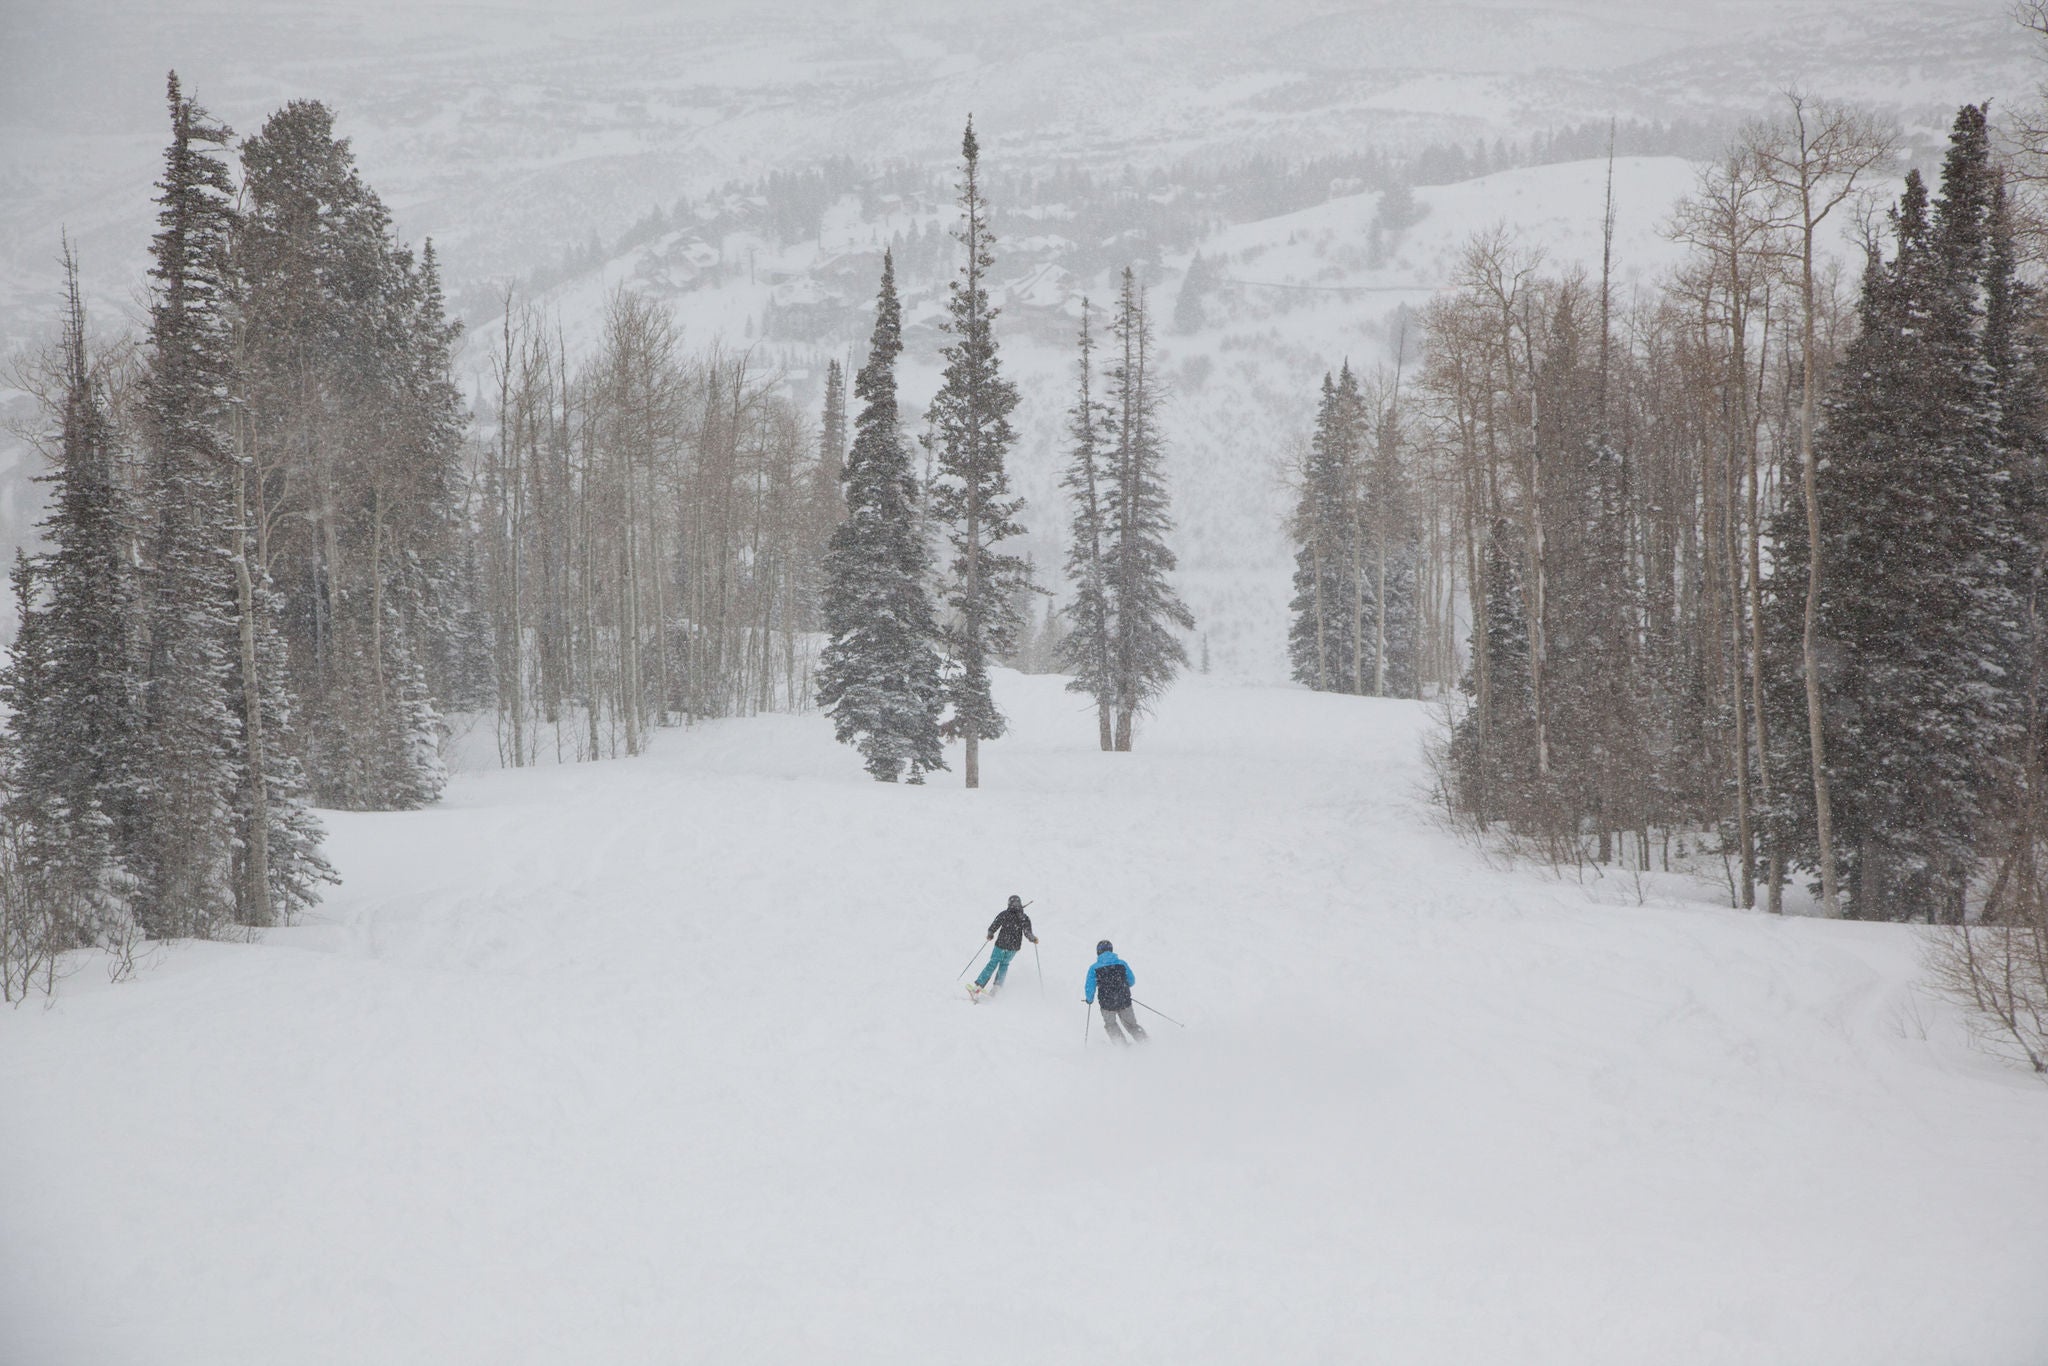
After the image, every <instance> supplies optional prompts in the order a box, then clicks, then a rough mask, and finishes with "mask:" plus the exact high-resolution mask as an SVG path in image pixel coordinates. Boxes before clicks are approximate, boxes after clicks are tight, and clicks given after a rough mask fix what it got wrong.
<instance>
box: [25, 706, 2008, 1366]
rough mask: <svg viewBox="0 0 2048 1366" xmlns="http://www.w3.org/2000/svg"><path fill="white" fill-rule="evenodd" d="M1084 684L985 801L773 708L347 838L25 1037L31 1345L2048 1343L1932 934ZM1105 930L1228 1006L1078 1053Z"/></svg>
mask: <svg viewBox="0 0 2048 1366" xmlns="http://www.w3.org/2000/svg"><path fill="white" fill-rule="evenodd" d="M1059 686H1060V685H1059V680H1057V679H1044V678H1021V677H1016V676H1007V675H1006V676H1005V677H1004V678H1003V680H1002V696H1003V700H1004V702H1005V704H1006V705H1007V706H1008V707H1009V708H1010V710H1011V712H1012V715H1013V717H1014V722H1015V733H1014V735H1013V737H1012V738H1009V739H1006V740H1004V741H1002V742H999V743H997V744H994V745H992V746H990V747H989V752H988V754H987V758H986V771H987V777H988V783H989V786H988V787H987V788H985V789H984V790H982V791H980V792H978V793H968V792H964V791H962V790H961V789H960V788H959V786H958V780H957V778H956V777H952V776H950V775H949V776H946V777H944V778H942V779H941V780H940V781H938V782H936V783H935V784H934V785H932V786H929V787H925V788H910V787H882V786H878V785H876V784H873V783H870V782H868V781H867V780H866V779H865V778H864V776H863V775H862V774H861V773H860V771H859V768H858V766H857V763H856V761H855V760H854V758H853V756H852V755H851V754H850V753H849V752H847V751H845V750H842V749H840V748H838V747H836V746H834V745H833V744H832V743H831V741H830V738H829V731H828V728H827V725H826V723H825V722H824V721H823V720H821V719H819V718H817V717H806V718H763V719H758V720H752V721H739V722H732V723H725V724H717V725H710V726H705V727H701V728H699V729H697V730H694V731H691V732H688V733H677V734H670V735H666V736H664V737H662V739H661V742H660V744H659V746H658V748H657V749H656V751H655V752H654V753H653V754H652V755H650V756H648V757H645V758H643V759H640V760H634V761H622V762H613V763H606V764H596V765H588V766H583V767H567V768H550V769H545V770H528V771H524V772H504V773H500V772H491V773H482V774H474V775H468V776H464V777H461V778H459V779H458V780H457V781H456V783H455V784H454V786H453V787H452V789H451V793H450V797H449V799H448V800H447V801H446V802H445V803H444V804H443V805H442V806H440V807H438V808H436V809H433V810H430V811H426V812H421V813H416V814H405V815H336V816H333V817H331V818H330V822H331V828H332V832H333V834H332V850H333V853H334V855H335V859H336V863H337V865H338V866H339V868H340V870H341V871H342V873H343V875H344V876H345V877H346V879H347V881H346V884H345V886H344V887H343V888H342V889H340V890H339V891H338V892H336V893H335V894H334V895H333V896H332V898H331V899H330V901H329V902H328V904H327V905H326V907H324V908H323V915H322V919H321V922H320V923H317V924H308V925H305V926H302V927H299V928H296V929H292V930H286V931H280V932H276V933H272V934H270V935H268V936H267V937H266V940H265V942H263V943H261V944H256V945H226V944H213V945H195V946H184V947H178V948H174V949H171V950H169V951H167V952H164V953H162V954H161V955H160V956H159V958H158V959H157V960H156V961H154V962H152V963H150V964H149V965H147V966H146V967H145V969H144V970H143V971H142V973H141V974H140V976H139V978H138V980H135V981H133V982H130V983H126V984H122V985H119V986H110V985H107V984H106V983H105V982H104V980H103V978H102V976H101V975H100V974H99V973H98V970H97V969H96V968H93V967H90V966H89V967H87V968H86V969H85V970H83V971H81V972H80V973H79V974H77V975H76V976H74V977H73V978H72V979H71V980H70V981H69V982H67V983H66V984H65V985H64V986H63V988H62V989H61V991H60V994H59V998H58V999H57V1001H56V1003H55V1004H54V1005H52V1006H50V1007H48V1008H43V1007H41V1006H37V1005H31V1006H29V1007H27V1008H24V1009H19V1010H15V1011H11V1012H7V1013H5V1014H0V1096H4V1097H5V1100H4V1103H0V1361H5V1362H8V1363H20V1364H21V1366H141V1364H142V1363H148V1366H178V1364H179V1363H205V1366H234V1364H237V1363H252V1364H253V1363H263V1364H264V1366H274V1364H275V1363H284V1362H290V1363H319V1362H337V1363H340V1362H347V1363H363V1362H377V1363H413V1362H417V1363H435V1364H436V1366H446V1364H448V1363H470V1362H475V1363H490V1364H491V1366H511V1364H513V1363H525V1362H535V1363H540V1362H547V1363H561V1362H604V1363H626V1362H649V1363H653V1362H719V1363H728V1362H782V1361H796V1360H809V1361H833V1362H891V1363H911V1362H925V1361H931V1362H953V1361H959V1360H962V1359H966V1360H974V1361H988V1362H1051V1361H1082V1360H1091V1359H1100V1360H1120V1361H1131V1362H1176V1363H1186V1362H1230V1363H1244V1362H1309V1361H1323V1362H1347V1363H1349V1362H1387V1363H1435V1362H1441V1363H1471V1362H1514V1363H1517V1364H1518V1366H1536V1364H1537V1363H1551V1362H1555V1363H1560V1366H1563V1364H1565V1363H1569V1366H1597V1364H1598V1363H1617V1364H1620V1363H1628V1364H1630V1366H1636V1364H1637V1363H1645V1362H1656V1363H1693V1362H1729V1363H1737V1362H1739V1363H1744V1364H1745V1366H1754V1364H1756V1363H1787V1364H1788V1366H1792V1364H1796V1366H1825V1364H1826V1363H1843V1364H1844V1366H1849V1364H1850V1363H1854V1366H1875V1364H1877V1363H1901V1366H1905V1364H1906V1363H1911V1364H1912V1366H1927V1364H1928V1363H1942V1362H1953V1363H1969V1364H1970V1366H2001V1364H2004V1366H2027V1364H2028V1363H2038V1362H2040V1361H2042V1360H2043V1359H2044V1357H2048V1298H2044V1297H2043V1296H2042V1294H2041V1293H2040V1272H2041V1269H2042V1267H2043V1266H2048V1183H2044V1182H2043V1181H2042V1180H2041V1179H2040V1178H2041V1172H2042V1163H2043V1159H2044V1156H2048V1088H2044V1087H2043V1086H2041V1085H2040V1084H2039V1082H2037V1081H2035V1080H2034V1079H2032V1078H2031V1077H2028V1076H2025V1075H2022V1074H2020V1073H2018V1072H2015V1071H2012V1070H2009V1069H2007V1068H2004V1067H2002V1066H2001V1065H1999V1064H1997V1063H1995V1062H1993V1061H1991V1060H1990V1059H1988V1058H1986V1057H1985V1056H1983V1055H1981V1054H1979V1053H1977V1052H1974V1051H1972V1050H1971V1049H1970V1048H1969V1047H1968V1046H1967V1045H1966V1044H1965V1043H1964V1041H1963V1039H1962V1037H1961V1031H1960V1026H1959V1024H1958V1022H1957V1020H1956V1019H1955V1017H1954V1015H1953V1013H1952V1012H1951V1011H1950V1010H1949V1009H1948V1008H1947V1007H1946V1006H1944V1005H1942V1004H1940V1003H1939V1002H1936V1001H1934V1000H1931V999H1930V998H1928V997H1927V996H1925V995H1924V994H1923V993H1922V992H1921V991H1920V990H1919V989H1918V988H1916V986H1915V985H1914V982H1915V978H1916V975H1917V949H1916V939H1915V935H1914V932H1913V931H1911V930H1908V929H1904V928H1899V927H1886V926H1869V925H1850V924H1831V923H1821V922H1817V921H1810V920H1772V919H1769V918H1767V917H1764V916H1761V915H1750V914H1741V913H1736V912H1731V911H1727V910H1723V909H1717V908H1716V907H1715V906H1714V904H1713V901H1714V897H1715V895H1716V893H1715V890H1714V889H1713V888H1712V887H1709V886H1706V885H1704V884H1700V883H1693V882H1687V881H1684V880H1682V879H1678V878H1663V877H1659V878H1655V879H1652V880H1650V882H1649V883H1648V885H1645V886H1643V887H1641V888H1640V889H1639V888H1638V886H1637V885H1636V882H1635V880H1634V879H1632V878H1626V877H1624V878H1609V879H1607V880H1605V881H1602V882H1597V883H1594V884H1592V885H1590V886H1582V885H1580V884H1579V883H1577V882H1569V881H1558V880H1555V879H1552V878H1548V877H1546V876H1543V875H1541V874H1538V873H1535V872H1531V871H1509V870H1503V869H1499V868H1494V867H1490V866H1488V864H1487V862H1486V861H1485V860H1483V859H1481V858H1480V857H1479V856H1478V855H1477V854H1476V853H1475V852H1474V851H1473V850H1471V849H1470V848H1469V847H1468V846H1465V845H1463V844H1461V843H1459V842H1458V841H1457V840H1455V839H1454V838H1453V837H1452V836H1450V835H1449V834H1447V833H1445V832H1444V831H1442V830H1440V829H1439V828H1437V826H1436V825H1435V824H1434V823H1433V821H1432V818H1431V815H1430V811H1429V808H1428V806H1427V803H1426V802H1425V801H1424V799H1423V797H1422V788H1423V785H1424V781H1425V780H1424V774H1423V769H1422V765H1421V762H1420V758H1419V750H1420V743H1421V740H1422V737H1423V735H1424V733H1425V731H1426V729H1427V726H1428V719H1427V717H1426V715H1425V713H1424V712H1423V710H1422V709H1421V708H1419V707H1417V706H1415V705H1412V704H1400V703H1376V702H1370V701H1362V700H1357V699H1341V698H1332V697H1322V696H1314V695H1310V694H1306V693H1302V692H1298V691H1290V690H1284V689H1269V688H1250V687H1237V686H1224V685H1221V684H1215V683H1210V682H1207V681H1205V680H1193V681H1190V682H1188V683H1186V684H1185V685H1183V686H1182V687H1180V688H1179V689H1177V690H1176V691H1175V692H1174V693H1173V694H1172V695H1171V696H1170V697H1169V698H1168V699H1167V700H1166V702H1165V704H1164V706H1163V708H1162V710H1161V714H1160V716H1159V717H1158V719H1157V720H1156V722H1154V723H1153V724H1152V725H1151V726H1149V727H1148V728H1147V729H1146V730H1144V732H1143V733H1142V734H1141V737H1140V748H1139V750H1138V752H1137V753H1135V754H1131V755H1121V756H1109V755H1103V754H1100V753H1097V752H1095V750H1094V747H1093V734H1094V728H1093V725H1092V720H1091V718H1090V717H1089V716H1088V715H1087V714H1085V713H1083V712H1081V711H1080V710H1079V709H1078V708H1077V706H1076V705H1075V702H1074V700H1073V699H1071V698H1069V697H1067V696H1066V695H1064V694H1062V693H1061V692H1060V691H1059ZM1013 891H1014V892H1019V893H1022V894H1023V895H1024V896H1026V897H1027V898H1032V899H1034V900H1035V903H1036V904H1035V905H1034V906H1033V908H1032V915H1033V917H1034V918H1035V919H1036V921H1037V923H1038V926H1039V929H1040V933H1041V935H1042V937H1043V939H1044V941H1045V948H1044V986H1043V995H1041V988H1040V985H1039V978H1038V975H1037V972H1036V971H1035V965H1034V964H1033V962H1032V960H1031V958H1030V956H1029V954H1028V952H1027V954H1026V955H1024V956H1023V957H1021V958H1020V960H1019V968H1020V969H1021V973H1020V974H1019V975H1017V976H1013V977H1012V980H1011V984H1010V987H1009V990H1008V992H1007V994H1006V995H1004V996H1003V997H1001V998H999V999H998V1000H996V1001H995V1002H994V1003H992V1004H990V1005H986V1006H974V1005H971V1004H970V1003H969V1002H968V1000H967V999H966V997H965V995H964V993H963V992H962V990H961V989H960V987H959V986H958V985H956V983H955V974H956V973H957V972H958V971H959V969H960V966H961V964H962V963H963V962H964V961H966V959H967V956H968V952H969V951H970V950H972V949H973V948H974V947H975V946H976V945H977V944H978V943H979V942H980V941H981V936H982V929H983V927H984V925H985V924H986V922H987V921H988V919H989V918H990V917H991V916H992V915H993V914H994V912H995V911H996V910H997V909H998V908H999V907H1000V906H1001V905H1002V902H1003V898H1004V897H1005V896H1006V895H1007V894H1009V893H1011V892H1013ZM1639 891H1640V894H1641V896H1642V897H1643V898H1644V899H1646V901H1647V904H1638V894H1639ZM1104 936H1107V937H1109V938H1111V939H1113V940H1115V941H1116V944H1117V947H1118V949H1119V951H1121V952H1122V953H1123V954H1124V956H1125V957H1127V958H1128V959H1129V960H1130V961H1131V963H1132V964H1133V966H1134V967H1135V968H1136V970H1137V974H1138V991H1137V994H1138V996H1139V998H1140V999H1142V1000H1145V1001H1149V1002H1150V1003H1152V1004H1153V1005H1155V1006H1157V1007H1159V1008H1160V1009H1162V1010H1165V1011H1167V1012H1169V1013H1171V1014H1172V1015H1174V1016H1176V1017H1178V1018H1179V1019H1181V1020H1183V1021H1185V1022H1186V1025H1187V1027H1186V1028H1185V1029H1179V1028H1175V1027H1174V1026H1173V1025H1170V1024H1166V1023H1165V1022H1163V1021H1161V1020H1159V1019H1157V1018H1156V1017H1152V1016H1146V1017H1145V1020H1146V1023H1147V1025H1148V1026H1150V1027H1152V1029H1153V1040H1152V1042H1151V1044H1150V1045H1149V1046H1148V1047H1146V1048H1145V1049H1144V1050H1143V1051H1122V1050H1117V1049H1114V1048H1112V1047H1109V1046H1106V1045H1104V1043H1103V1042H1102V1036H1101V1033H1100V1030H1099V1028H1097V1029H1096V1030H1095V1032H1094V1034H1093V1037H1092V1041H1091V1042H1090V1043H1089V1044H1088V1045H1087V1046H1085V1047H1084V1046H1083V1041H1082V1025H1083V1019H1084V1011H1083V1010H1082V1009H1078V1008H1077V1007H1078V1006H1079V1004H1080V987H1081V977H1082V974H1083V972H1084V970H1085V968H1086V966H1087V964H1088V961H1089V958H1090V954H1091V950H1092V947H1093V944H1094V942H1095V940H1096V939H1098V938H1100V937H1104Z"/></svg>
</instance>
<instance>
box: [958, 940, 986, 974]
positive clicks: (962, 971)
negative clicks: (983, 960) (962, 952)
mask: <svg viewBox="0 0 2048 1366" xmlns="http://www.w3.org/2000/svg"><path fill="white" fill-rule="evenodd" d="M987 947H988V941H987V940H985V939H984V940H983V941H982V943H981V949H985V948H987ZM981 949H976V950H975V951H974V958H970V959H968V960H967V968H971V967H973V966H974V960H975V958H979V957H981ZM967 968H962V969H960V971H959V974H958V975H957V976H955V977H954V978H953V980H954V981H956V982H957V981H959V980H960V978H962V977H965V976H966V975H967Z"/></svg>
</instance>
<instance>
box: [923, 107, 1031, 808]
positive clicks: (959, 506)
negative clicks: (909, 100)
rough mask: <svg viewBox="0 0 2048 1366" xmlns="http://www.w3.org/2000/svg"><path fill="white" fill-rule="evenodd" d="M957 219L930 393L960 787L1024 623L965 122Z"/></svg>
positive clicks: (971, 147)
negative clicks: (997, 663) (938, 363)
mask: <svg viewBox="0 0 2048 1366" xmlns="http://www.w3.org/2000/svg"><path fill="white" fill-rule="evenodd" d="M960 156H961V159H962V162H963V167H962V171H961V180H960V226H959V228H958V229H957V230H956V231H955V234H954V235H955V236H956V237H957V238H958V239H959V240H960V243H961V245H963V246H964V247H966V248H967V258H966V260H965V261H964V262H963V263H962V265H961V267H960V273H959V275H958V276H956V277H955V278H954V280H953V282H952V285H951V287H950V290H949V294H948V298H947V305H946V311H947V320H946V329H947V331H948V332H949V333H951V334H952V338H953V340H952V342H951V344H950V345H948V346H947V347H946V349H945V353H944V354H945V358H946V368H945V375H944V378H943V379H942V381H941V382H940V386H939V392H938V394H937V395H936V396H935V397H934V398H933V399H932V413H931V416H932V422H933V425H934V428H935V432H936V436H937V456H938V478H937V479H936V480H935V481H934V484H933V487H932V491H931V499H932V513H933V515H934V516H935V517H936V518H937V519H938V521H939V522H940V523H941V524H942V525H943V526H944V527H945V528H946V539H947V542H948V544H949V545H951V547H952V550H953V559H952V562H951V563H950V564H949V565H948V566H947V570H948V575H947V588H946V605H947V606H948V607H949V608H951V609H952V610H951V613H950V616H949V617H948V619H947V621H946V624H945V638H946V647H947V653H948V655H949V656H950V664H951V668H950V670H949V672H948V674H947V679H946V696H947V700H948V701H950V702H951V703H952V704H953V719H952V723H951V724H952V726H953V729H954V732H955V733H956V734H957V735H958V736H959V737H960V739H961V740H962V741H963V742H964V744H965V746H966V751H967V760H966V763H965V764H964V765H963V766H962V768H963V774H964V776H965V778H966V780H967V786H969V787H979V786H980V785H981V742H982V741H983V740H994V739H997V738H998V737H1000V736H1001V735H1002V733H1003V728H1004V724H1005V723H1004V720H1003V714H1002V711H1001V710H1000V709H999V708H998V707H997V706H996V701H995V697H994V695H993V694H992V693H991V692H990V690H989V676H988V669H989V663H990V661H991V660H994V659H1000V658H1002V657H1003V656H1005V655H1007V654H1008V653H1009V652H1010V651H1011V650H1012V649H1014V648H1015V646H1016V641H1017V633H1018V631H1019V630H1021V629H1022V628H1023V626H1024V624H1025V623H1024V622H1023V621H1022V620H1020V619H1019V618H1018V616H1017V614H1016V611H1015V609H1014V606H1013V601H1014V595H1013V590H1014V589H1015V587H1016V586H1017V585H1018V584H1026V585H1028V584H1029V583H1030V581H1031V580H1030V571H1029V569H1028V567H1027V566H1026V565H1025V563H1024V560H1023V559H1022V557H1020V556H1017V555H1011V554H1006V553H1004V552H1002V551H1000V550H998V549H996V547H997V546H998V545H1000V544H1001V543H1002V542H1003V541H1006V540H1008V539H1010V538H1011V537H1013V536H1018V535H1021V534H1022V533H1023V530H1024V528H1023V527H1021V526H1019V525H1018V523H1017V514H1018V512H1020V511H1021V510H1022V509H1023V507H1024V500H1023V499H1022V498H1017V497H1013V496H1012V495H1011V493H1010V475H1009V470H1008V467H1007V465H1006V463H1005V462H1006V458H1007V456H1008V455H1009V450H1010V445H1011V443H1012V442H1013V441H1015V440H1016V433H1015V431H1014V430H1013V429H1012V428H1011V426H1010V413H1011V411H1012V410H1014V409H1015V408H1016V406H1017V386H1016V385H1015V384H1013V383H1011V382H1010V381H1009V380H1008V379H1005V378H1004V377H1003V373H1002V361H1001V358H1000V357H999V356H998V355H997V352H996V335H995V320H996V316H997V314H998V313H999V312H1000V311H1001V310H999V309H998V308H996V307H995V306H994V305H993V304H992V303H990V302H989V297H988V271H989V269H990V268H991V267H992V266H994V265H995V255H994V247H995V234H994V233H993V232H991V231H990V229H989V225H988V204H987V202H986V201H985V200H983V199H982V197H981V147H980V144H979V143H978V142H977V141H976V139H975V136H974V121H973V120H972V119H970V120H968V123H967V131H966V132H965V133H964V134H963V135H962V137H961V140H960Z"/></svg>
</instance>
